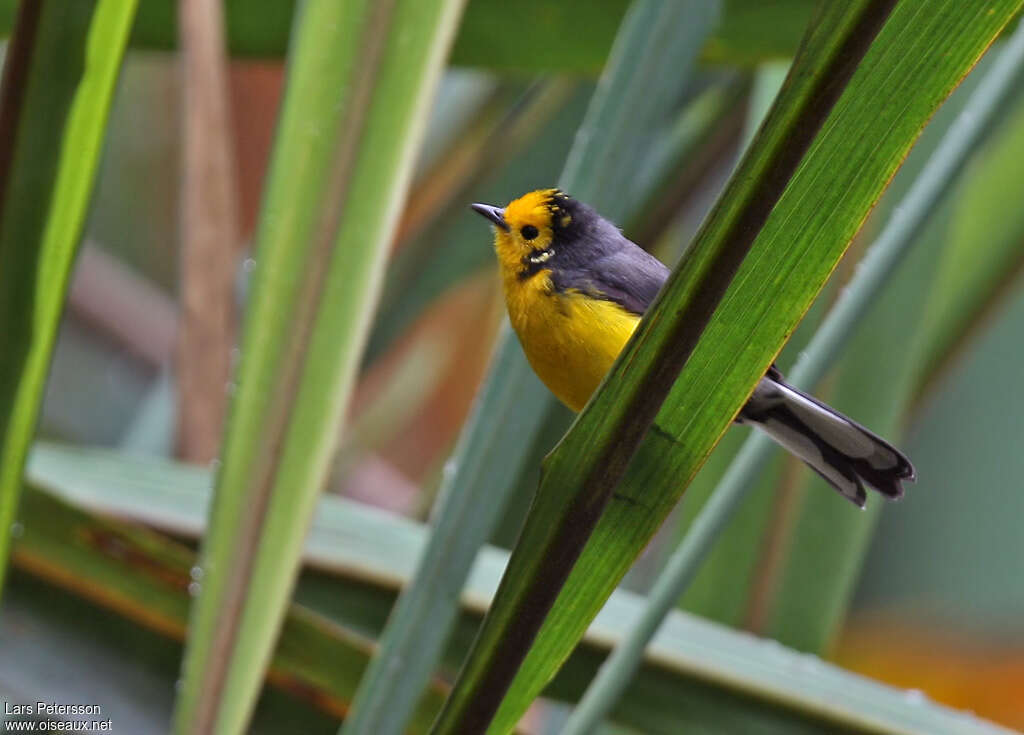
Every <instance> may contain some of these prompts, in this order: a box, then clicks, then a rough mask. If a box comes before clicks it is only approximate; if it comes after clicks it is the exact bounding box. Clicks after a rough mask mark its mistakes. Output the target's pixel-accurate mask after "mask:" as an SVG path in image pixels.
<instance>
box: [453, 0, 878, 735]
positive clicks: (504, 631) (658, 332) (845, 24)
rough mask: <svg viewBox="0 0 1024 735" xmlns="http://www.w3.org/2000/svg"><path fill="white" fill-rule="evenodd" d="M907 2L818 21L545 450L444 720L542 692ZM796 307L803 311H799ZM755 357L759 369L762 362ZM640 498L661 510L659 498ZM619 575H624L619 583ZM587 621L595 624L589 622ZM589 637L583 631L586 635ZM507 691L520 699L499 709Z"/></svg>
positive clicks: (505, 724) (517, 710) (476, 718)
mask: <svg viewBox="0 0 1024 735" xmlns="http://www.w3.org/2000/svg"><path fill="white" fill-rule="evenodd" d="M893 6H894V3H892V2H888V1H879V2H871V0H867V1H865V2H862V3H853V4H850V5H847V6H843V7H841V8H837V7H835V6H833V7H831V8H830V9H829V10H826V11H825V12H823V13H821V14H820V15H819V17H818V19H817V22H816V23H815V24H813V25H812V28H811V30H810V32H809V34H808V36H807V38H806V39H805V42H804V44H803V46H802V53H801V55H800V56H799V57H798V59H797V62H796V63H795V64H794V66H793V70H792V72H791V74H790V77H789V83H788V85H787V87H786V89H785V90H784V91H783V93H782V94H781V95H780V97H779V100H777V103H776V105H775V106H774V107H773V110H772V113H770V115H769V119H768V121H767V122H766V123H765V125H764V127H762V129H761V132H760V134H759V136H758V138H757V141H756V144H755V145H754V146H752V148H751V150H750V152H749V153H748V155H747V156H746V157H745V158H744V160H743V162H742V163H741V164H740V167H739V168H738V170H737V173H736V175H735V176H734V177H733V179H732V181H731V182H730V185H729V187H727V189H726V191H725V193H724V194H723V196H722V198H721V199H720V200H719V203H718V205H717V206H716V207H715V209H714V210H713V211H712V213H711V215H710V216H709V218H708V220H707V222H706V223H705V225H704V227H703V228H702V230H701V233H700V234H699V235H698V237H697V240H696V242H695V243H694V245H693V247H692V248H691V249H690V251H689V252H688V254H687V255H688V257H686V258H684V259H683V261H682V262H681V263H680V264H679V266H678V267H677V268H676V269H675V271H673V273H672V275H671V276H670V277H669V280H668V283H667V284H666V285H665V287H664V288H663V289H662V292H661V294H660V296H659V298H658V299H657V300H656V301H655V303H654V304H653V305H652V307H651V309H650V310H649V312H648V314H647V315H646V317H645V318H644V320H642V323H641V325H640V327H639V328H638V330H637V333H636V334H635V335H634V337H633V339H631V340H630V343H629V344H628V345H627V346H626V348H625V350H624V352H623V354H622V355H620V356H619V359H618V360H617V361H616V363H615V366H614V367H613V368H612V370H611V371H610V373H609V375H608V376H607V377H606V378H605V380H604V382H603V383H602V386H601V389H600V390H598V392H597V394H596V395H595V396H594V397H593V398H592V399H591V401H590V403H589V404H588V405H587V407H586V408H585V409H584V411H583V413H582V414H581V415H580V417H579V418H578V419H577V421H576V423H575V424H574V425H573V428H572V429H571V430H570V431H569V433H568V434H567V435H566V437H565V438H564V439H563V440H562V442H561V443H560V444H559V445H558V447H557V448H556V449H555V450H554V452H552V454H551V455H550V456H549V457H548V459H547V461H546V462H545V465H544V471H545V474H544V477H543V479H542V481H541V486H540V488H539V490H538V493H537V497H536V499H535V501H534V504H533V507H532V508H531V511H530V516H529V517H528V519H527V522H526V526H525V527H524V529H523V532H522V534H521V535H520V538H519V541H518V543H517V545H516V549H515V552H514V553H513V557H512V560H511V561H510V563H509V568H508V569H507V570H506V573H505V575H504V577H503V579H502V584H501V587H500V588H499V591H498V594H497V596H496V598H495V605H494V606H493V607H492V609H491V611H490V613H489V614H488V617H487V619H486V620H485V623H484V626H483V628H482V629H481V632H480V634H479V636H478V637H477V640H476V643H475V645H474V648H473V650H472V651H471V653H470V656H469V659H468V661H467V662H466V664H465V665H464V667H463V670H462V672H461V673H460V675H459V679H458V680H457V681H456V685H455V689H454V690H453V692H452V696H451V697H450V698H449V700H448V702H447V703H446V705H445V709H444V710H443V711H442V713H441V715H440V717H439V719H438V722H437V724H436V725H435V732H437V733H456V732H458V733H464V732H465V733H477V732H483V731H484V730H486V729H488V728H489V727H491V722H492V720H493V719H494V717H495V715H496V714H497V715H498V721H497V722H495V723H494V725H493V727H494V730H495V731H498V732H502V731H505V730H507V729H509V728H510V727H511V726H512V725H514V723H515V721H516V720H517V719H518V716H519V715H520V714H521V713H522V711H524V710H525V707H526V706H527V705H528V704H529V702H530V700H531V699H532V696H531V693H534V694H535V693H536V692H537V691H539V689H540V687H541V686H542V685H543V683H544V681H546V679H547V677H549V676H551V675H552V674H553V673H554V671H555V670H557V668H558V666H559V664H560V663H561V661H562V659H563V658H564V655H567V654H568V650H566V651H565V654H563V655H559V656H558V657H552V656H550V655H547V656H545V655H543V654H539V653H538V654H536V655H535V657H534V661H535V662H536V663H537V665H539V666H540V667H541V668H542V669H543V670H544V673H543V674H540V673H539V672H537V671H533V670H530V671H529V673H524V672H523V671H521V670H520V666H521V664H522V663H523V661H524V659H525V658H526V656H527V654H528V653H529V652H530V644H531V643H533V641H534V638H535V637H536V636H537V634H538V632H539V631H540V629H541V626H542V625H543V624H544V622H545V618H546V617H547V615H548V612H549V611H550V610H551V608H552V606H553V605H554V604H555V602H556V599H557V598H558V596H559V593H560V591H562V589H563V587H564V585H565V583H566V580H567V579H568V577H569V575H570V572H571V571H572V569H573V567H574V565H575V563H576V561H577V559H578V558H579V554H580V553H581V551H582V550H583V548H584V546H585V545H587V543H588V541H592V540H593V539H591V534H592V533H593V532H594V529H595V528H596V527H597V525H598V522H599V520H600V519H601V516H602V514H603V513H604V510H605V508H606V506H607V505H608V503H609V502H610V501H611V500H612V493H613V491H614V490H615V487H616V485H617V484H618V482H619V481H620V480H621V479H622V477H623V475H624V473H625V471H626V467H627V465H628V464H629V462H630V460H631V459H632V457H633V455H634V453H635V452H636V451H637V449H638V448H639V446H640V443H641V440H642V439H643V438H644V435H645V434H646V433H647V430H648V428H650V426H651V423H652V422H653V421H654V419H655V417H656V415H657V414H658V410H659V408H660V407H661V403H662V401H663V400H664V399H665V397H666V396H667V395H668V393H669V391H670V389H672V386H673V383H674V382H675V380H676V377H677V376H678V374H679V372H680V371H681V370H682V368H683V366H684V365H685V364H686V362H687V360H688V359H689V358H690V355H691V354H692V352H693V350H694V349H695V347H696V345H697V341H698V339H699V338H700V336H701V334H702V333H703V332H704V330H705V328H706V327H707V326H708V324H709V322H710V321H711V318H712V315H713V313H714V311H715V308H716V307H717V305H718V304H719V302H720V301H721V300H722V298H723V297H724V295H725V292H726V289H727V288H728V286H729V284H730V283H731V281H732V279H733V278H734V277H735V275H736V273H737V272H738V270H739V267H740V265H741V263H742V262H743V260H744V258H745V257H746V255H747V253H748V252H749V251H750V249H751V247H752V246H753V244H754V241H755V240H756V238H757V236H758V234H759V232H760V230H761V228H762V227H763V226H764V225H765V223H766V222H767V220H768V217H769V214H770V213H771V211H772V210H773V208H774V207H775V205H776V204H777V202H778V201H779V199H780V198H781V197H782V194H783V192H784V190H785V188H786V185H787V184H788V182H789V180H790V178H791V177H792V176H793V174H794V173H795V171H796V169H797V166H798V165H799V163H800V162H801V159H802V158H803V156H804V154H805V153H806V151H807V150H808V148H809V147H810V145H811V142H812V141H813V140H814V138H815V136H816V135H817V133H818V131H819V130H820V129H821V127H822V126H823V125H824V123H825V121H826V119H827V118H828V117H829V115H830V113H831V111H832V109H833V107H834V105H835V104H836V103H837V102H838V100H839V98H840V96H841V94H842V92H843V90H844V89H845V88H846V85H847V84H848V83H849V81H850V79H851V78H852V76H853V73H854V72H855V71H856V70H857V67H858V64H859V62H860V60H861V59H862V58H863V57H864V55H865V54H866V53H867V51H868V49H869V48H870V47H871V45H872V43H873V41H874V39H875V37H876V36H877V34H878V33H879V31H880V30H881V29H882V27H883V26H884V25H885V22H886V20H887V19H888V17H889V14H890V13H891V12H892V9H893ZM836 257H838V253H837V256H836ZM793 316H794V319H793V321H794V322H795V317H796V316H797V315H796V314H794V315H793ZM765 346H767V345H765ZM765 352H766V354H765V357H766V358H767V360H766V362H765V364H764V365H760V370H759V371H758V372H756V373H755V372H753V371H752V372H751V375H750V380H749V385H753V383H754V382H755V381H756V378H757V377H758V376H759V375H760V374H761V373H763V371H764V369H766V367H767V361H768V360H770V357H771V354H770V353H767V350H765ZM627 366H628V367H629V371H630V378H631V379H627V380H624V379H623V378H622V377H621V374H622V373H623V372H624V371H625V369H626V367H627ZM746 367H747V369H757V363H756V362H754V363H751V364H750V365H747V366H746ZM749 385H747V384H743V383H740V382H739V379H738V380H737V385H736V388H737V391H736V392H735V393H734V394H733V395H732V396H731V397H730V400H732V401H734V402H735V406H730V407H729V409H728V414H729V416H731V415H733V414H734V413H735V412H736V411H737V410H738V409H739V407H740V405H741V401H742V398H743V397H744V396H745V395H747V394H749V390H750V388H749ZM741 388H742V389H743V390H744V392H743V394H742V395H741V394H740V389H741ZM726 422H727V419H726ZM726 422H723V423H722V426H721V427H720V428H718V427H715V428H716V429H717V431H715V433H714V434H713V435H710V432H711V427H710V426H709V427H707V428H708V433H709V435H706V437H705V438H710V439H711V443H713V441H714V439H715V438H717V436H718V434H720V433H721V431H722V430H724V428H725V423H726ZM709 449H710V447H709ZM694 469H695V468H694ZM627 499H628V498H627ZM635 502H636V503H637V505H638V506H639V507H640V508H642V509H643V510H646V511H648V512H649V510H650V509H649V506H648V501H647V499H646V498H645V499H643V500H641V499H637V500H636V501H635ZM623 571H624V570H623ZM617 578H618V577H615V578H614V579H613V580H610V581H611V582H612V583H613V584H614V582H615V581H617ZM608 592H610V589H609V590H608ZM565 594H569V593H568V590H566V591H565ZM602 594H603V593H602ZM566 599H571V598H566ZM570 604H571V603H570ZM580 622H583V623H584V626H585V622H586V621H580ZM581 632H582V631H580V633H581ZM576 637H577V635H575V632H574V635H573V637H572V641H574V640H575V639H576ZM564 642H565V641H564V640H563V643H564ZM569 643H570V646H571V641H570V642H569ZM517 675H522V679H521V681H522V682H524V683H523V689H521V690H518V691H517V692H516V696H515V697H510V698H509V699H507V700H505V693H506V692H507V691H508V689H509V688H510V687H511V686H512V685H513V683H514V681H515V680H516V677H517ZM503 700H504V701H505V703H506V706H505V707H504V709H503V710H502V711H501V712H500V713H499V712H498V709H499V706H500V705H502V702H503Z"/></svg>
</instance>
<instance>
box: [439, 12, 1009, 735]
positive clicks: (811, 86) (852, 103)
mask: <svg viewBox="0 0 1024 735" xmlns="http://www.w3.org/2000/svg"><path fill="white" fill-rule="evenodd" d="M1019 6H1020V3H1019V2H1017V1H1010V0H1008V1H1006V2H1002V3H998V4H995V5H988V6H986V7H985V8H976V9H974V12H965V9H964V7H963V6H962V4H961V3H958V2H953V1H952V0H930V1H929V2H919V3H915V4H913V5H908V4H899V5H897V7H896V8H895V9H892V6H891V5H888V4H873V3H870V2H869V3H862V4H860V3H851V4H848V5H846V4H844V5H843V6H835V5H830V6H828V9H827V10H826V11H825V12H824V13H823V14H822V15H821V16H820V18H819V19H818V22H817V23H816V24H814V25H813V27H812V29H811V31H810V32H809V34H808V36H807V38H806V39H805V41H804V43H803V45H802V47H801V53H800V55H799V56H798V57H797V60H796V61H795V63H794V66H793V69H792V71H791V74H790V78H789V80H788V82H787V84H786V86H785V87H784V89H783V91H782V93H781V94H780V96H779V98H778V100H777V101H776V104H775V107H774V108H773V111H772V113H771V114H770V115H769V118H768V120H767V121H766V123H765V125H764V126H763V127H762V129H761V131H760V133H759V135H758V136H757V138H755V141H754V143H753V144H752V146H751V149H750V151H749V153H748V154H747V156H746V158H745V159H744V162H743V163H742V164H741V165H740V167H739V169H738V171H737V173H736V175H735V176H734V178H733V180H732V183H731V184H730V186H729V187H728V188H727V190H726V192H725V193H724V194H723V197H722V198H721V200H720V201H719V204H718V205H717V206H716V208H715V210H713V212H712V213H711V215H710V216H709V219H708V220H707V222H706V223H705V226H704V228H703V229H702V231H701V233H700V234H699V235H698V237H697V241H696V242H695V243H694V245H693V246H692V247H691V249H690V251H689V253H688V255H689V257H688V258H686V259H685V260H684V261H683V262H682V263H681V264H680V267H678V268H677V269H676V271H675V272H674V273H673V275H672V277H671V278H670V280H669V282H668V284H667V285H666V287H665V289H664V290H663V292H662V294H661V296H660V297H659V299H658V300H657V301H656V302H655V304H654V305H653V306H652V308H651V310H650V311H649V313H648V315H647V316H646V317H645V319H644V320H643V322H642V324H641V326H640V328H639V329H638V331H637V333H636V335H634V338H633V340H631V342H630V345H629V346H627V348H626V350H625V351H624V354H623V355H622V356H620V359H619V360H618V361H617V362H616V365H615V367H613V369H612V371H611V373H610V375H609V376H608V378H607V379H606V380H605V382H604V384H603V387H602V389H601V390H600V391H598V393H597V394H596V395H595V396H594V398H593V399H592V400H591V402H590V404H588V407H587V408H586V409H585V410H584V412H583V414H581V416H580V418H579V419H577V421H576V424H575V425H574V426H573V428H572V429H571V430H570V432H569V434H567V435H566V437H565V438H564V439H563V441H562V443H561V444H560V445H559V447H558V448H557V450H556V451H555V452H554V453H553V454H552V455H551V456H550V457H549V460H548V462H547V464H546V465H545V475H544V478H543V480H542V483H541V487H540V489H539V490H538V495H537V498H536V500H535V501H534V506H533V508H532V509H531V514H530V517H529V518H528V519H527V523H526V527H525V528H524V531H523V533H522V535H521V536H520V541H519V543H518V544H517V547H516V551H515V553H514V554H513V557H512V560H511V561H510V564H509V568H508V570H507V571H506V574H505V577H504V579H503V583H502V586H501V588H500V589H499V592H498V594H497V596H496V598H495V604H494V606H493V607H492V609H491V612H490V613H489V615H488V619H487V620H486V621H485V624H484V628H483V629H482V631H481V633H480V636H479V637H478V639H477V642H476V645H475V646H474V649H473V651H472V652H471V654H470V657H469V660H468V661H467V663H466V665H465V666H464V668H463V670H462V672H461V674H460V678H459V680H457V682H456V685H455V689H454V690H453V693H452V695H451V697H450V698H449V701H448V703H447V704H446V708H445V710H444V711H443V712H442V715H441V717H440V719H439V721H438V723H437V725H435V732H438V733H454V732H476V731H482V730H483V729H485V728H486V727H487V726H488V723H490V721H491V718H492V715H493V714H494V711H495V709H496V708H497V705H498V702H500V701H501V698H502V695H503V694H504V692H505V690H506V688H507V687H510V688H509V691H508V696H507V697H505V699H504V700H503V702H502V704H501V707H500V709H499V710H498V711H497V715H496V717H495V719H494V722H493V724H491V730H492V731H493V732H506V731H508V730H509V729H510V728H511V727H513V726H514V724H515V723H516V721H517V720H518V719H519V717H520V715H521V714H522V713H523V712H524V711H525V709H526V707H527V706H528V705H529V703H530V702H531V701H532V700H533V699H534V697H535V696H536V695H537V693H538V692H539V691H540V690H541V689H542V688H543V686H544V685H545V683H546V682H547V681H548V680H549V679H550V678H551V676H552V675H553V674H554V672H555V671H557V669H558V667H559V666H560V665H561V663H562V661H564V659H565V657H566V656H567V655H568V653H569V651H571V649H572V646H573V645H574V643H575V642H576V641H577V640H578V639H579V637H580V635H582V633H583V631H584V630H585V628H586V625H587V623H588V622H589V621H590V620H591V619H592V617H593V616H594V615H595V614H596V612H597V610H598V609H599V608H600V606H601V604H602V603H603V602H604V600H605V599H607V597H608V595H609V594H610V593H611V591H612V589H613V588H614V586H615V584H616V583H617V581H618V580H619V579H620V578H621V577H622V575H623V574H624V573H625V571H626V569H627V568H628V566H629V565H630V563H631V562H632V561H633V559H635V557H636V556H637V555H638V554H639V553H640V552H641V551H642V549H643V548H644V546H645V545H646V543H647V541H648V540H649V538H650V537H651V535H652V534H653V533H654V531H655V530H656V529H657V528H658V526H659V525H660V524H661V522H662V521H663V520H664V517H665V516H666V515H667V513H668V512H669V510H670V509H671V507H672V506H673V505H674V504H675V501H676V500H677V499H678V498H679V496H680V495H681V493H682V490H683V489H684V487H685V484H686V482H687V481H688V479H689V478H690V477H692V475H693V474H694V472H695V471H696V469H697V468H698V467H699V466H700V464H701V462H702V461H703V459H704V458H705V457H706V456H707V453H708V452H709V451H710V450H711V448H712V447H713V446H714V444H715V442H716V441H717V439H718V437H719V436H720V435H721V433H722V432H723V431H724V430H725V428H726V426H727V425H728V423H729V420H730V419H731V417H733V416H734V415H735V414H736V413H737V411H738V410H739V409H740V407H741V406H742V404H743V402H744V401H745V400H746V398H747V396H748V395H749V393H750V390H751V388H752V386H753V385H754V384H755V383H756V381H757V380H758V379H759V378H760V376H761V375H763V373H764V371H765V370H766V369H767V367H768V366H769V364H770V363H771V361H772V359H773V358H774V356H775V354H776V352H777V351H778V349H779V347H780V346H781V345H782V343H783V341H784V340H785V338H786V337H787V336H788V334H789V333H790V332H791V331H792V329H793V328H794V327H795V325H796V323H797V322H798V320H799V318H800V317H801V316H802V314H803V313H804V312H805V311H806V309H807V308H808V306H809V305H810V302H811V300H812V299H813V297H814V296H815V295H816V293H817V292H818V290H819V289H820V287H821V285H822V284H823V283H824V281H825V279H826V278H827V276H828V274H829V273H830V272H831V270H832V268H833V267H834V265H835V263H836V262H837V261H838V259H839V257H840V256H841V255H842V253H843V251H844V250H845V248H846V246H847V244H848V243H849V241H850V239H851V238H852V237H853V235H854V234H855V233H856V231H857V229H858V228H859V227H860V224H861V222H862V221H863V219H864V217H865V216H866V215H867V213H868V211H869V210H870V208H871V206H872V205H873V204H874V202H875V201H876V200H877V198H878V196H879V195H880V194H881V192H882V190H883V189H884V187H885V185H886V183H887V182H888V180H889V178H890V177H891V176H892V174H893V173H894V172H895V170H896V168H897V167H898V166H899V164H900V163H901V162H902V160H903V157H904V156H905V154H906V152H907V150H908V148H909V147H910V145H911V144H912V143H913V141H914V139H915V138H916V137H917V134H918V133H919V131H920V129H921V128H922V127H923V125H924V123H925V122H926V121H927V119H928V118H929V117H930V116H931V114H932V113H933V112H934V110H935V109H936V107H937V106H938V105H939V104H940V103H941V101H942V100H943V99H945V97H946V96H947V95H948V94H949V93H950V91H951V90H952V89H953V88H954V87H955V86H956V84H957V83H958V82H959V80H960V79H961V78H962V76H963V75H964V74H965V73H966V72H967V71H968V70H969V69H970V68H971V66H972V65H973V64H974V63H975V61H976V60H977V59H978V57H979V56H980V55H981V53H982V52H983V51H984V50H985V48H986V47H987V46H988V44H989V43H990V42H991V41H992V39H993V38H994V37H995V36H996V35H997V34H998V33H999V31H1000V29H1001V28H1002V26H1003V25H1004V24H1005V23H1006V22H1007V21H1008V20H1009V18H1010V17H1011V15H1012V14H1013V12H1014V11H1016V10H1017V9H1018V8H1019ZM890 10H891V11H892V15H891V17H888V16H889V11H890ZM883 23H884V28H883V29H882V30H881V33H880V35H878V37H877V40H876V39H875V29H877V28H878V27H880V26H881V25H882V24H883ZM872 41H874V43H872ZM869 46H870V52H868V47H869ZM865 52H867V53H866V56H864V57H863V61H861V56H862V54H865ZM907 58H913V59H915V64H913V65H907V64H905V63H903V62H904V60H905V59H907ZM850 76H852V82H850V84H849V87H848V88H846V90H845V93H842V96H841V99H839V100H838V104H837V105H836V106H835V109H834V110H833V109H832V103H833V101H834V100H835V97H836V96H838V95H839V94H840V93H841V92H843V89H844V86H845V84H846V82H847V80H848V79H849V78H850ZM893 100H898V101H899V102H898V104H894V103H893ZM826 117H827V121H826ZM821 125H823V127H821V128H820V129H821V134H820V135H817V138H816V139H814V140H813V146H811V148H810V153H809V154H808V156H807V157H806V160H803V161H802V163H801V162H800V158H801V157H802V155H803V153H804V151H805V150H806V148H805V146H807V145H810V144H811V139H812V138H813V137H814V136H815V135H816V134H817V133H818V130H819V126H821ZM797 164H799V170H798V171H796V168H797ZM794 172H796V175H795V176H793V174H794ZM791 177H792V181H790V178H791ZM825 182H827V185H825ZM787 183H788V186H787ZM783 188H785V193H784V194H783ZM762 228H763V229H762ZM751 246H752V248H751ZM748 248H750V249H749V254H748ZM744 256H746V257H745V258H744ZM737 268H738V273H736V271H735V270H734V269H737ZM734 273H736V277H735V282H734V283H733V285H732V288H731V290H730V292H729V294H728V296H727V297H726V298H725V299H724V301H722V302H721V306H720V308H719V309H718V311H717V313H715V315H714V317H713V318H711V320H710V323H708V321H707V320H708V319H709V318H710V317H711V313H710V312H711V310H712V309H713V308H714V307H715V305H716V304H717V303H718V302H719V300H720V299H721V298H722V295H723V293H724V292H725V290H726V288H727V287H728V286H729V282H730V281H731V280H732V277H733V275H734ZM705 324H707V328H706V329H704V326H705ZM697 337H701V340H700V342H699V344H698V343H696V338H697ZM688 358H689V359H688ZM680 369H682V370H681V374H679V376H678V379H676V374H677V372H678V371H680ZM623 373H627V374H628V376H629V377H626V376H624V375H622V374H623ZM666 392H668V400H667V401H666V402H665V405H664V407H662V408H661V410H660V412H659V411H658V409H659V407H660V403H661V401H662V399H663V397H664V396H665V394H666ZM655 413H657V420H656V426H657V428H656V429H655V430H653V431H651V432H649V433H648V434H647V437H646V440H645V441H644V442H643V444H642V445H640V447H639V452H638V456H636V457H635V459H634V461H632V463H630V464H629V473H628V475H627V479H626V481H625V483H624V484H623V485H622V486H620V487H619V488H618V489H617V490H616V489H615V483H616V481H617V480H618V479H619V478H620V477H621V476H622V474H623V472H625V471H626V467H627V463H629V460H630V459H631V456H632V454H633V452H634V451H635V450H636V448H637V446H638V444H639V442H640V440H641V439H642V438H644V431H645V430H646V428H647V427H648V426H649V425H650V422H651V421H652V420H653V419H655ZM613 490H614V496H613V495H612V493H613ZM595 525H596V531H594V532H593V533H592V534H591V529H593V528H594V527H595ZM584 545H585V548H583V549H582V553H581V547H583V546H584ZM577 555H579V557H578V561H577ZM570 568H571V571H572V574H571V576H569V577H568V582H567V583H564V586H563V580H565V578H566V575H567V574H568V572H569V569H570ZM556 596H557V598H558V599H557V601H556V600H555V597H556ZM552 603H554V609H553V611H552V613H551V614H550V615H547V612H548V609H549V607H550V606H551V605H552ZM541 625H543V627H540V626H541ZM538 628H540V630H539V634H538V633H537V631H538ZM535 635H536V640H534V636H535ZM531 641H532V642H533V646H532V648H530V649H529V653H528V655H527V656H526V658H525V661H523V653H524V651H525V650H526V649H527V646H528V645H529V644H530V642H531ZM520 662H522V665H521V666H520Z"/></svg>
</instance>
